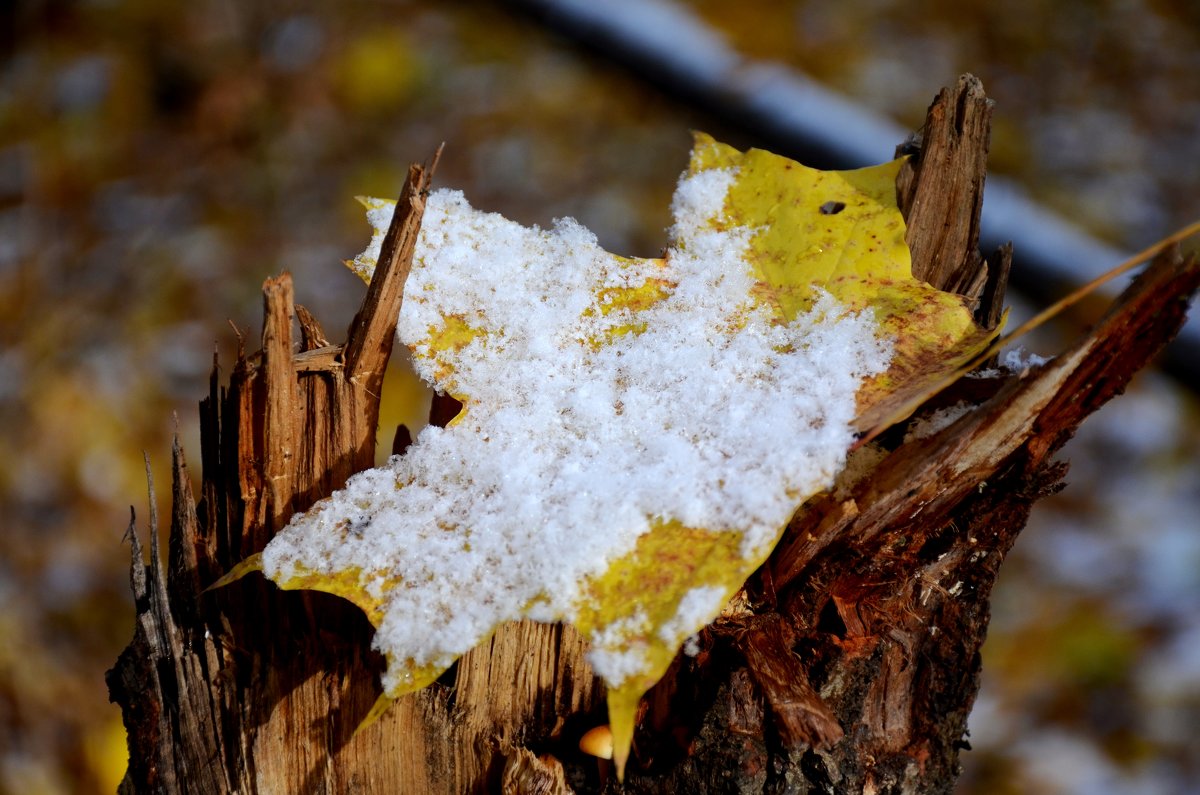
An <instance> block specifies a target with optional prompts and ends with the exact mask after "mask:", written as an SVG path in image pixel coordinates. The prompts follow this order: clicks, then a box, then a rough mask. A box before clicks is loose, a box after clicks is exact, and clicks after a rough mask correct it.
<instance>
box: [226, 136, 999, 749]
mask: <svg viewBox="0 0 1200 795" xmlns="http://www.w3.org/2000/svg"><path fill="white" fill-rule="evenodd" d="M898 167H899V161H896V162H893V163H887V164H884V165H882V166H877V167H874V168H869V169H861V170H858V171H849V172H820V171H815V170H813V169H809V168H806V167H804V166H801V165H800V164H798V163H795V162H792V161H789V160H787V159H785V158H782V157H779V156H776V155H772V154H770V153H767V152H762V151H758V150H751V151H749V152H746V153H741V152H738V151H736V150H734V149H732V148H730V147H728V146H725V145H723V144H720V143H717V142H715V141H713V140H712V139H711V138H709V137H707V136H703V135H698V136H697V138H696V143H695V146H694V149H693V153H692V160H691V164H690V166H689V169H688V171H687V172H686V173H685V174H684V176H683V177H682V178H681V180H680V184H679V187H678V190H677V192H676V196H675V200H674V202H673V206H672V209H673V212H674V216H675V224H674V226H673V227H672V230H671V238H672V241H671V245H670V247H669V249H668V250H667V252H666V254H665V256H664V257H663V258H661V259H631V258H625V257H618V256H615V255H612V254H609V253H607V252H605V251H603V250H602V249H601V248H600V247H599V246H598V245H597V243H596V240H595V237H594V236H593V235H591V233H590V232H588V231H587V230H585V229H583V228H582V227H580V226H579V225H578V224H576V223H575V222H574V221H571V220H569V219H567V220H563V221H558V222H556V224H555V226H554V227H553V228H552V229H550V230H541V229H536V228H535V229H528V228H525V227H522V226H520V225H518V224H516V223H513V222H511V221H508V220H506V219H504V218H502V217H500V216H498V215H494V214H488V213H482V212H479V211H477V210H475V209H473V208H471V207H470V205H469V204H468V203H467V201H466V199H465V198H464V197H463V196H462V195H461V194H460V193H457V192H454V191H438V192H435V193H433V194H432V195H431V196H430V197H429V200H428V204H427V208H426V213H425V218H424V222H423V226H422V231H421V237H420V241H419V243H418V246H417V252H416V255H415V258H414V266H413V271H412V274H411V276H410V277H409V281H408V283H407V285H406V296H405V305H404V310H403V312H402V315H401V318H400V320H399V324H398V328H397V334H398V336H399V338H400V340H401V341H403V342H404V343H405V344H406V345H408V346H409V347H410V348H411V350H412V352H413V357H414V361H415V363H416V366H417V368H418V370H419V372H420V374H421V375H422V377H424V378H425V379H426V380H428V381H429V382H431V383H432V384H433V385H435V386H436V387H437V388H438V389H440V390H443V391H446V392H449V393H451V394H453V395H454V396H455V397H457V398H458V399H459V400H461V401H462V402H463V404H464V410H463V412H462V413H461V414H460V415H459V417H458V418H457V419H456V420H455V421H454V422H453V423H452V424H451V425H450V426H449V427H447V428H445V429H440V428H429V429H426V430H425V431H423V432H422V433H421V434H420V436H419V437H418V439H417V441H416V442H415V443H414V444H413V445H412V446H411V447H410V448H409V449H408V450H407V451H406V453H405V454H404V455H403V456H398V457H394V458H393V459H392V460H391V462H390V463H389V464H388V465H387V466H386V467H383V468H380V469H374V470H369V471H367V472H364V473H361V474H359V475H357V476H356V477H355V478H353V479H352V480H351V481H350V482H349V483H348V484H347V486H346V488H345V489H344V490H342V491H340V492H338V493H337V494H335V495H334V496H333V497H331V498H329V499H327V500H324V501H322V502H321V503H319V504H318V505H317V506H315V507H314V508H313V509H312V510H311V511H310V512H308V513H307V514H305V515H303V516H298V517H296V518H295V519H293V521H292V522H291V524H290V525H289V526H288V527H287V528H285V529H284V530H283V531H282V532H281V533H279V535H278V536H276V538H275V539H274V540H272V541H271V542H270V544H268V546H267V548H266V549H265V550H264V552H263V553H262V555H261V557H260V556H255V557H254V558H252V559H250V560H248V561H246V562H244V563H243V564H240V565H239V567H238V568H237V569H235V570H234V571H233V572H231V573H230V575H229V577H227V578H225V580H228V579H233V578H236V577H237V576H241V575H242V574H244V573H245V572H246V571H249V570H255V569H261V570H262V571H264V572H265V573H266V574H267V576H268V577H270V578H271V579H272V580H274V581H275V582H276V583H277V584H279V586H280V587H282V588H289V589H290V588H311V589H317V590H322V591H329V592H331V593H336V594H338V595H341V596H344V597H346V598H348V599H350V600H351V601H353V602H354V603H355V604H357V605H359V606H360V607H361V608H362V609H363V610H364V611H365V612H366V613H367V615H368V617H369V618H370V619H371V622H372V623H373V624H374V625H375V626H376V627H377V634H376V638H375V645H376V647H378V648H379V649H381V650H382V651H383V653H384V654H385V656H386V658H387V662H388V667H387V671H386V673H385V676H384V692H385V696H384V699H382V700H381V704H379V705H377V709H376V710H375V711H373V713H372V714H377V712H378V711H379V710H380V709H382V708H384V707H385V706H386V704H387V703H390V700H391V699H394V698H396V697H399V696H400V695H402V694H404V693H407V692H411V691H414V690H417V689H419V688H422V687H424V686H426V685H428V684H429V683H431V682H432V681H434V680H435V679H436V678H437V677H438V676H439V675H440V674H441V673H442V672H443V671H444V670H445V669H446V668H447V667H449V666H450V665H451V664H452V663H453V661H454V660H455V659H457V657H458V656H460V655H461V654H463V653H465V652H466V651H468V650H469V649H470V648H472V647H473V646H475V645H476V644H478V643H479V642H481V641H483V640H484V639H486V638H487V637H488V635H490V634H491V632H492V631H493V630H494V628H495V627H496V626H497V625H498V624H499V623H501V622H503V621H508V620H514V619H518V618H521V617H529V618H533V619H535V620H540V621H568V622H571V623H573V624H574V625H575V626H576V627H577V628H578V629H579V630H580V631H581V632H582V633H583V634H584V635H585V636H587V637H588V638H589V639H590V641H591V647H592V648H591V652H590V656H589V659H590V661H591V663H592V665H593V667H594V668H595V670H596V672H597V673H598V674H599V675H600V676H601V677H602V678H604V680H605V682H606V683H607V685H608V688H609V693H608V704H609V718H610V722H611V724H612V730H613V740H614V759H615V760H616V763H617V767H618V771H621V770H622V769H623V766H624V764H625V761H626V759H627V756H628V752H629V747H630V744H631V741H632V736H633V728H634V716H635V711H636V707H637V703H638V699H639V698H640V697H641V696H642V694H643V693H645V691H646V690H648V689H649V688H650V687H651V686H652V685H653V684H654V683H655V682H656V681H657V680H658V679H659V678H660V677H661V676H662V675H663V673H664V672H665V671H666V669H667V667H668V665H669V664H670V662H671V660H672V659H673V657H674V655H675V654H676V653H677V652H678V650H679V648H680V647H681V646H682V645H684V644H685V641H687V639H688V638H689V637H690V636H692V635H694V634H695V633H696V632H698V631H699V630H700V629H701V628H703V627H704V626H705V624H707V623H708V622H710V621H711V620H712V619H713V618H714V617H715V616H716V615H717V614H718V612H719V611H720V610H721V608H722V607H723V606H724V604H725V603H726V602H727V601H728V599H729V597H730V596H731V595H732V594H733V593H735V592H736V591H737V590H738V588H740V586H741V585H742V583H743V582H744V581H745V579H746V577H747V576H749V575H750V574H751V573H752V572H753V571H754V570H755V569H756V568H757V567H758V566H759V565H761V563H762V562H763V561H764V560H765V559H766V557H767V556H768V555H769V554H770V552H771V549H772V548H773V547H774V545H775V543H776V542H777V541H778V540H779V537H780V535H781V533H782V531H783V528H784V527H785V526H786V524H787V522H788V520H789V519H790V518H791V516H792V514H793V512H794V511H795V509H796V508H797V507H798V506H799V505H800V504H801V503H802V502H804V500H806V499H807V498H808V497H811V496H812V495H813V494H815V493H817V492H819V491H821V490H823V489H824V488H827V487H828V486H829V485H830V484H831V483H832V481H833V478H834V477H835V476H836V474H837V473H838V471H839V470H840V468H841V466H842V465H843V462H844V460H845V455H846V452H847V450H848V449H849V448H850V446H851V445H852V444H853V442H854V437H855V432H856V431H857V430H861V429H863V428H867V427H870V426H871V424H872V421H873V418H875V417H877V416H880V415H882V414H883V413H886V411H887V410H889V407H893V408H894V405H896V402H897V398H896V396H897V395H900V396H909V397H910V396H911V394H913V393H914V391H919V390H920V389H922V388H924V387H925V386H927V385H928V384H929V383H932V382H936V381H937V380H939V379H940V378H942V377H943V376H944V374H945V373H946V372H948V371H952V370H953V369H954V368H955V367H956V366H957V365H958V364H960V363H961V362H962V361H963V360H965V358H969V357H970V356H971V355H972V354H973V353H975V352H977V351H978V350H979V349H980V348H982V347H984V346H985V345H986V344H987V342H988V340H989V337H990V335H989V334H987V333H985V332H983V331H981V330H979V329H978V328H976V326H975V325H974V323H973V322H972V320H971V316H970V313H969V312H968V311H967V309H966V308H965V306H964V305H963V302H962V300H961V299H960V298H958V297H955V296H951V295H947V294H945V293H941V292H939V291H937V290H935V289H933V288H932V287H930V286H928V285H925V284H923V283H921V282H919V281H917V280H915V279H913V278H912V274H911V266H910V262H909V254H908V249H907V247H906V246H905V244H904V224H903V220H902V218H901V216H900V213H899V210H898V209H897V208H896V205H895V200H894V194H895V188H894V184H895V175H896V171H897V169H898ZM364 203H365V204H366V205H367V207H368V217H369V219H370V221H371V223H372V225H373V227H374V228H375V238H374V240H373V241H372V247H371V248H369V249H368V250H367V251H366V252H364V253H363V254H362V255H360V256H359V257H357V258H355V260H354V261H353V262H352V263H348V264H349V265H350V266H351V267H352V268H353V269H354V270H355V271H356V272H357V273H359V275H360V276H362V277H363V278H364V279H369V278H370V274H371V273H372V271H373V268H374V260H375V257H377V256H378V246H379V243H380V241H381V239H382V236H383V232H384V230H386V228H387V226H388V223H389V221H390V217H391V212H392V204H391V203H390V202H385V201H380V200H375V199H368V200H364ZM223 581H224V580H223Z"/></svg>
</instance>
